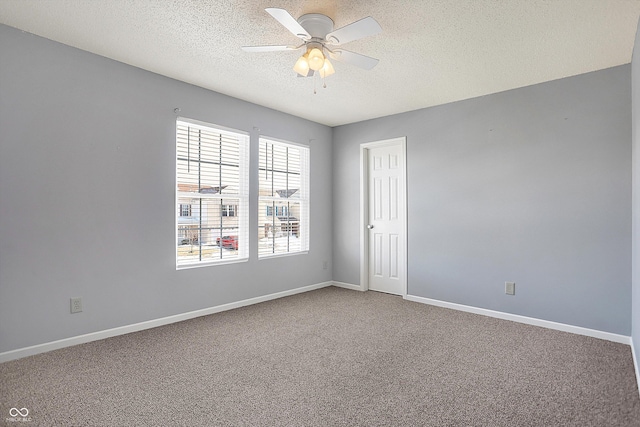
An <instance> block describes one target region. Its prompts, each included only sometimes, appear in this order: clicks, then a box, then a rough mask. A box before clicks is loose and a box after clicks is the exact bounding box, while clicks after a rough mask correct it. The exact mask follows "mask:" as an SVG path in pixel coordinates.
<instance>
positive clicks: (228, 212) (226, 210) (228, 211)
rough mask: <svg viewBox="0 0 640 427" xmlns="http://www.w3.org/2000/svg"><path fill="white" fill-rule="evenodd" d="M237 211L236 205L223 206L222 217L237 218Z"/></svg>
mask: <svg viewBox="0 0 640 427" xmlns="http://www.w3.org/2000/svg"><path fill="white" fill-rule="evenodd" d="M237 211H238V206H236V205H222V216H236V212H237Z"/></svg>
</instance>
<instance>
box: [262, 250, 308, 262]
mask: <svg viewBox="0 0 640 427" xmlns="http://www.w3.org/2000/svg"><path fill="white" fill-rule="evenodd" d="M308 253H309V251H300V252H287V253H286V254H271V255H258V261H260V260H263V259H271V258H284V257H289V256H295V255H306V254H308Z"/></svg>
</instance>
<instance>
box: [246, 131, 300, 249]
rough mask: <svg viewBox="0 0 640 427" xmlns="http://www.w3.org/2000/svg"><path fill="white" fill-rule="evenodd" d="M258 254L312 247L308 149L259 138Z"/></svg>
mask: <svg viewBox="0 0 640 427" xmlns="http://www.w3.org/2000/svg"><path fill="white" fill-rule="evenodd" d="M259 144H260V150H259V154H258V157H259V159H258V168H259V171H258V174H259V177H258V187H259V193H258V257H261V258H262V257H267V256H273V255H284V254H291V253H300V252H306V251H308V250H309V148H308V147H305V146H302V145H298V144H293V143H289V142H282V141H276V140H271V139H267V138H260V140H259Z"/></svg>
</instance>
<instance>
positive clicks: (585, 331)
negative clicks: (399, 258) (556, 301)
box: [405, 295, 640, 384]
mask: <svg viewBox="0 0 640 427" xmlns="http://www.w3.org/2000/svg"><path fill="white" fill-rule="evenodd" d="M405 299H407V300H409V301H413V302H419V303H422V304H428V305H435V306H438V307H444V308H450V309H453V310H459V311H466V312H468V313H475V314H480V315H483V316H489V317H495V318H497V319H504V320H511V321H513V322H518V323H526V324H527V325H534V326H540V327H543V328H548V329H555V330H557V331H563V332H571V333H573V334H578V335H586V336H588V337H593V338H600V339H603V340H607V341H613V342H617V343H621V344H627V345H631V337H628V336H626V335H618V334H614V333H611V332H603V331H598V330H596V329H589V328H583V327H581V326H573V325H567V324H564V323H557V322H551V321H549V320H542V319H536V318H534V317H526V316H520V315H518V314H511V313H504V312H501V311H494V310H487V309H485V308H478V307H472V306H469V305H463V304H456V303H452V302H447V301H440V300H436V299H431V298H424V297H418V296H415V295H407V296H406V297H405ZM631 348H632V349H633V346H632V347H631ZM637 372H638V368H637V367H636V373H637ZM639 384H640V383H639Z"/></svg>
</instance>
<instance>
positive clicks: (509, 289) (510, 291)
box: [504, 282, 516, 295]
mask: <svg viewBox="0 0 640 427" xmlns="http://www.w3.org/2000/svg"><path fill="white" fill-rule="evenodd" d="M504 293H505V294H507V295H515V294H516V283H515V282H504Z"/></svg>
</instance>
